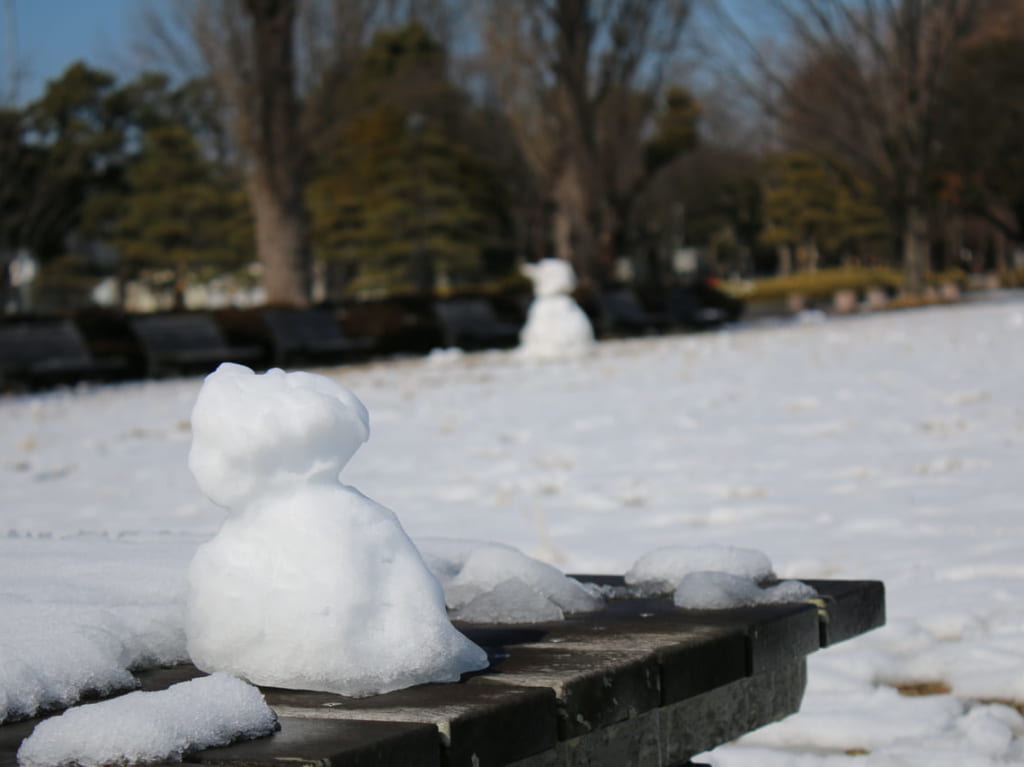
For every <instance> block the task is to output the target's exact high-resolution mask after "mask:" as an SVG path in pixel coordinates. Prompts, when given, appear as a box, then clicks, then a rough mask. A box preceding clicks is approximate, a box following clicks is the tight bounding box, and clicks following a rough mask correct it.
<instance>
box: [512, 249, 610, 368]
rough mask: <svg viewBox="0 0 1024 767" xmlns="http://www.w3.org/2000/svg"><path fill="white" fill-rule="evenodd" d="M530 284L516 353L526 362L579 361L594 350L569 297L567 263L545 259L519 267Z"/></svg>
mask: <svg viewBox="0 0 1024 767" xmlns="http://www.w3.org/2000/svg"><path fill="white" fill-rule="evenodd" d="M523 271H524V272H525V274H526V275H527V276H528V277H529V278H530V279H531V280H532V281H533V295H534V299H533V303H531V304H530V311H529V313H528V314H527V317H526V324H525V325H524V326H523V329H522V331H521V333H520V335H519V340H520V345H519V353H520V354H521V355H522V356H524V357H527V358H529V359H539V360H551V359H564V358H575V357H581V356H583V355H585V354H587V353H589V352H590V350H591V349H592V348H593V346H594V329H593V328H592V327H591V325H590V320H589V319H588V318H587V315H586V313H585V312H584V311H583V310H582V309H580V307H579V304H577V303H576V301H575V300H573V297H572V296H571V295H570V294H571V293H572V290H573V288H575V287H576V275H575V274H574V273H573V270H572V266H571V265H570V264H569V262H568V261H566V260H565V259H561V258H545V259H542V260H540V261H538V262H537V263H535V264H526V265H525V266H524V267H523Z"/></svg>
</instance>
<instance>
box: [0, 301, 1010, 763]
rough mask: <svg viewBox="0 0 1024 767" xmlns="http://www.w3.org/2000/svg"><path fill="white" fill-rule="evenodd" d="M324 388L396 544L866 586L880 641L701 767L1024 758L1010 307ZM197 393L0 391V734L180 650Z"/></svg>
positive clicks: (436, 368)
mask: <svg viewBox="0 0 1024 767" xmlns="http://www.w3.org/2000/svg"><path fill="white" fill-rule="evenodd" d="M326 372H327V374H328V375H330V376H331V377H334V378H335V379H336V380H338V381H340V382H341V383H343V384H344V385H345V386H347V387H348V388H350V389H352V390H353V391H354V392H355V393H356V394H357V395H358V396H359V397H360V398H361V399H362V400H363V401H364V403H365V404H366V405H367V407H368V408H369V411H370V414H371V423H372V428H373V439H372V440H371V441H370V442H369V443H368V444H367V445H366V446H364V447H363V448H362V449H361V450H360V452H359V453H358V454H357V455H356V456H355V457H354V458H353V459H352V461H351V463H350V464H349V465H348V466H347V467H346V469H345V471H344V473H343V474H342V480H343V481H345V482H346V483H350V484H352V485H354V486H356V487H358V488H359V489H360V490H361V491H363V492H364V493H366V494H367V495H368V496H370V497H372V498H374V499H375V500H377V501H379V502H381V503H383V504H384V505H386V506H388V507H389V508H392V509H394V510H395V511H396V512H397V513H398V515H399V517H400V518H401V520H402V522H403V524H404V526H405V527H406V529H407V530H408V532H409V533H410V534H411V535H412V536H413V537H414V538H420V537H442V538H451V537H459V538H472V539H479V540H489V541H496V542H500V543H503V544H508V545H511V546H515V547H517V548H519V549H521V550H522V551H524V552H526V553H527V554H530V555H533V556H537V557H539V558H541V559H543V560H545V561H548V562H550V563H552V564H554V565H556V566H557V567H559V568H561V569H562V570H564V571H567V572H625V571H626V570H628V569H629V568H630V567H631V566H632V565H633V563H634V562H635V561H636V560H637V559H639V558H640V557H641V556H642V555H644V554H646V553H648V552H650V551H652V550H654V549H657V548H659V547H662V546H666V545H690V546H692V545H705V544H723V545H729V546H737V547H745V548H752V549H756V550H760V551H763V552H764V553H765V554H767V555H768V557H769V558H770V560H771V563H772V564H773V566H774V569H775V571H776V572H777V573H778V575H779V576H780V577H783V578H794V577H808V578H810V577H815V578H880V579H882V580H884V581H885V582H886V587H887V596H888V613H889V625H888V626H887V627H886V628H885V629H882V630H880V631H877V632H873V633H872V634H869V635H866V636H864V637H860V638H858V639H855V640H853V641H851V642H849V643H846V644H843V645H839V646H837V647H835V648H831V649H829V650H828V651H826V652H822V653H819V654H816V655H814V656H812V657H811V673H810V683H809V689H808V693H807V696H806V697H805V700H804V703H803V707H802V708H803V710H802V712H801V713H800V714H798V715H797V716H794V717H791V718H790V719H788V720H786V721H785V722H783V723H781V724H779V725H775V726H772V727H769V728H766V729H764V730H762V731H760V732H758V733H754V734H752V735H750V736H748V737H747V738H745V739H744V740H743V741H741V742H740V743H739V744H737V745H730V746H727V747H724V748H722V749H719V750H717V751H716V752H713V753H712V754H711V755H709V756H705V757H703V759H704V761H709V762H711V763H713V764H715V765H716V767H734V766H735V765H754V764H769V765H771V764H777V765H783V764H785V765H833V764H844V765H845V764H851V765H852V764H856V765H861V764H864V765H870V767H876V765H926V764H927V765H933V764H957V765H965V764H970V765H989V764H1007V763H1015V762H1016V763H1024V747H1022V737H1024V719H1022V718H1021V716H1020V715H1019V714H1018V713H1017V712H1016V711H1015V710H1014V709H1013V708H1010V707H1007V706H1004V705H1001V704H1000V702H1003V701H1006V702H1018V703H1019V702H1022V701H1024V536H1022V535H1021V525H1022V523H1021V514H1022V512H1024V508H1022V506H1024V500H1022V490H1024V479H1022V477H1021V464H1022V462H1021V458H1022V456H1024V397H1022V391H1021V381H1022V380H1024V300H1022V299H1021V298H1020V297H1018V296H1014V297H1011V298H1009V299H1007V300H1004V301H1002V302H998V303H987V304H969V305H961V306H957V307H951V308H941V309H939V308H937V309H927V310H920V311H914V312H901V313H889V314H879V315H873V316H864V317H856V318H851V319H846V320H829V321H825V322H816V323H798V324H788V325H779V326H771V327H768V326H760V327H748V328H740V329H736V330H733V331H723V332H718V333H714V334H704V335H697V336H694V335H682V336H671V337H663V338H645V339H635V340H629V341H621V342H604V343H601V344H600V345H598V347H597V348H596V349H595V352H594V354H593V355H592V356H591V357H589V358H586V359H582V360H576V361H563V362H558V361H555V362H546V363H540V362H536V363H530V362H525V361H523V360H521V359H518V358H517V357H516V356H515V355H514V354H513V353H504V352H503V353H498V352H494V353H484V354H472V355H461V356H458V355H435V356H433V357H430V358H427V359H423V360H408V361H399V362H389V363H379V364H372V365H366V366H359V367H346V368H336V369H332V370H329V371H326ZM200 384H201V379H199V378H194V379H187V380H178V381H165V382H149V383H142V384H129V385H120V386H109V387H97V388H87V389H81V390H78V391H75V392H57V393H53V394H47V395H38V396H32V397H8V398H4V399H0V534H2V533H3V532H6V533H7V537H6V538H4V539H0V613H2V614H3V615H4V616H5V620H4V621H3V623H2V624H0V716H3V715H4V713H5V712H9V713H11V714H17V712H18V711H19V710H22V709H25V708H27V707H30V705H29V704H30V703H31V701H29V702H26V696H29V697H31V696H33V695H34V696H36V698H37V699H38V701H40V702H43V703H55V702H61V701H64V702H66V701H68V700H72V699H73V698H74V695H75V694H76V692H77V690H78V689H81V688H89V687H90V686H91V687H96V688H103V687H104V686H108V687H113V686H118V685H124V684H127V680H126V679H125V678H124V675H123V673H122V676H121V677H119V676H118V673H117V669H119V668H120V669H123V668H127V667H138V666H144V665H147V664H151V663H153V662H160V661H166V660H169V659H170V660H173V659H175V658H178V657H183V653H184V639H183V635H182V632H181V606H182V598H183V593H184V572H185V568H186V566H187V563H188V561H189V559H190V558H191V557H192V555H193V553H194V551H195V548H196V546H197V544H198V543H199V542H201V541H203V540H205V539H207V538H209V537H210V536H212V534H213V533H214V532H215V531H216V530H217V528H218V527H219V526H220V523H221V521H222V519H223V512H222V511H220V510H218V509H217V508H216V507H214V506H213V505H212V504H210V503H209V502H208V501H206V500H205V499H204V498H203V497H202V495H201V494H200V492H199V490H198V489H197V488H196V486H195V483H194V481H193V479H192V477H191V476H190V475H189V473H188V469H187V466H186V454H187V451H188V445H189V439H190V435H189V427H188V415H189V411H190V409H191V407H192V404H193V402H194V400H195V397H196V395H197V394H198V391H199V387H200ZM8 615H14V616H16V620H13V621H9V620H6V616H8ZM80 656H81V657H85V658H87V659H88V663H82V662H81V661H80ZM76 674H77V676H75V675H76ZM936 683H942V684H943V685H945V686H946V687H947V688H948V689H949V690H950V692H949V693H947V694H939V695H927V696H921V697H907V696H902V695H899V694H898V693H897V692H896V690H895V688H894V685H909V684H918V685H926V686H927V687H930V688H931V689H942V688H941V687H939V686H938V685H937V684H936ZM847 752H851V753H847ZM860 752H869V753H867V754H863V753H860Z"/></svg>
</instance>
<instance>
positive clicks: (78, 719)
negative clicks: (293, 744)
mask: <svg viewBox="0 0 1024 767" xmlns="http://www.w3.org/2000/svg"><path fill="white" fill-rule="evenodd" d="M276 729H277V716H276V715H275V714H274V712H273V711H272V710H271V709H270V707H269V706H267V704H266V702H265V701H264V700H263V696H262V695H261V694H260V691H259V690H257V689H256V688H255V687H252V686H251V685H248V684H246V683H245V682H243V681H241V680H239V679H235V678H234V677H231V676H228V675H227V674H214V675H212V676H208V677H203V678H200V679H193V680H192V681H190V682H182V683H181V684H176V685H174V686H172V687H169V688H168V689H166V690H162V691H160V692H132V693H128V694H127V695H123V696H121V697H120V698H114V699H113V700H107V701H103V702H102V703H91V704H89V705H85V706H79V707H77V708H73V709H70V710H68V711H65V712H64V713H63V714H61V715H60V716H55V717H53V718H52V719H47V720H46V721H44V722H42V723H40V724H38V725H37V726H36V728H35V730H34V731H33V732H32V734H31V735H30V736H29V737H28V738H26V739H25V741H24V742H23V743H22V744H21V748H20V749H19V750H18V764H19V765H21V767H58V765H67V764H76V765H83V767H100V765H124V764H134V763H143V762H157V761H161V762H162V761H181V757H182V755H183V754H185V753H188V752H192V751H199V750H202V749H204V748H213V747H215V746H224V745H227V744H228V743H232V742H234V741H236V740H250V739H252V738H259V737H262V736H264V735H269V734H270V733H272V732H274V731H275V730H276Z"/></svg>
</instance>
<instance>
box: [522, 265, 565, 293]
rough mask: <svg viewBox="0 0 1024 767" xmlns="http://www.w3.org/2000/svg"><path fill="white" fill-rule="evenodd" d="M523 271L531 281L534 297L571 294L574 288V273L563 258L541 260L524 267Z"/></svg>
mask: <svg viewBox="0 0 1024 767" xmlns="http://www.w3.org/2000/svg"><path fill="white" fill-rule="evenodd" d="M523 271H524V272H525V274H526V276H527V277H529V278H530V279H531V280H532V281H533V294H534V295H535V296H555V295H559V294H562V293H572V291H573V288H575V287H576V273H575V272H573V270H572V264H570V263H569V262H568V261H566V260H565V259H564V258H543V259H541V260H540V261H538V262H537V263H535V264H527V265H525V266H524V267H523Z"/></svg>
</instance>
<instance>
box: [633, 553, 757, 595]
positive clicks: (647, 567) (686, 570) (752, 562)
mask: <svg viewBox="0 0 1024 767" xmlns="http://www.w3.org/2000/svg"><path fill="white" fill-rule="evenodd" d="M700 572H717V573H728V574H730V575H737V576H742V577H744V578H748V579H751V580H753V581H756V582H758V583H762V582H765V581H773V580H775V573H774V572H773V571H772V563H771V561H770V560H769V559H768V557H767V556H766V555H764V554H762V553H761V552H760V551H756V550H754V549H741V548H736V547H734V546H721V545H715V544H709V545H707V546H665V547H663V548H660V549H655V550H654V551H652V552H650V553H648V554H645V555H644V556H642V557H641V558H640V559H638V560H637V561H636V563H634V565H633V566H632V567H631V568H630V569H629V571H628V572H627V573H626V583H628V584H629V585H630V586H634V587H635V590H636V591H637V592H639V593H641V594H646V595H652V594H670V593H672V592H673V591H674V590H675V589H676V587H677V586H678V585H679V583H680V581H682V580H683V578H685V577H686V576H687V575H689V574H691V573H700Z"/></svg>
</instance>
